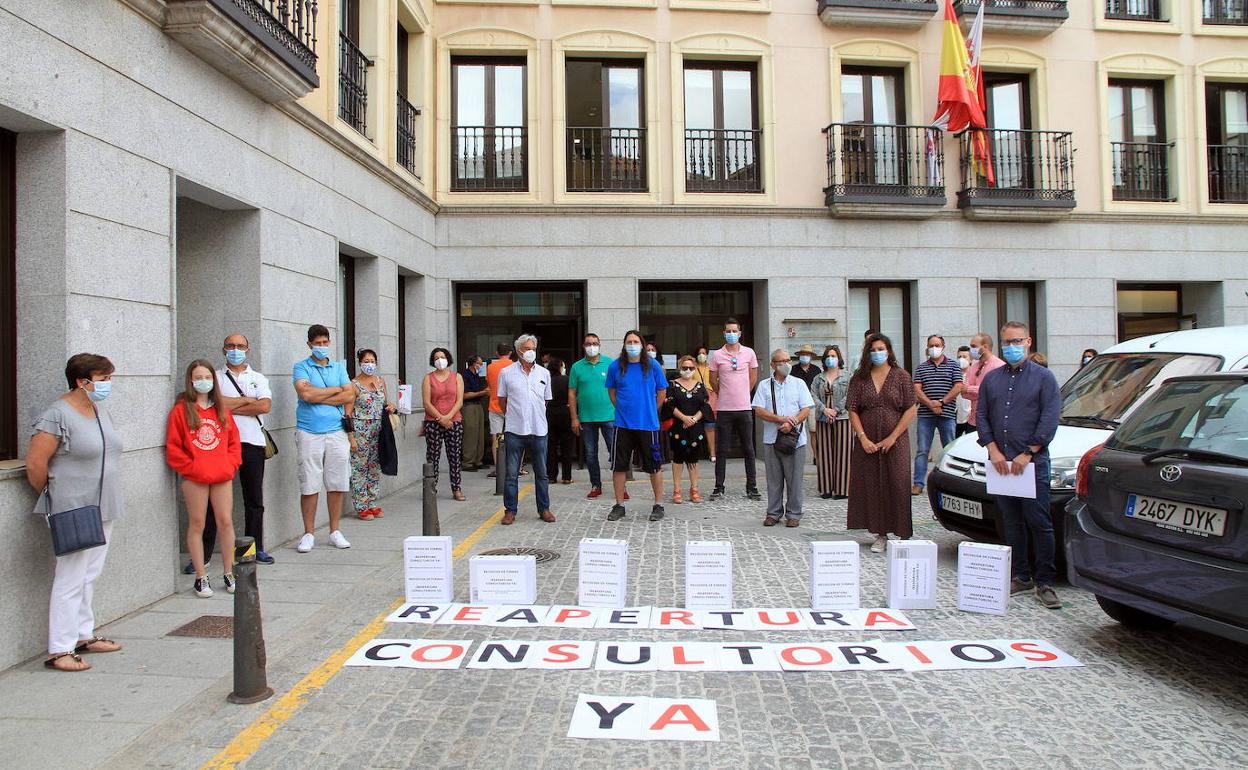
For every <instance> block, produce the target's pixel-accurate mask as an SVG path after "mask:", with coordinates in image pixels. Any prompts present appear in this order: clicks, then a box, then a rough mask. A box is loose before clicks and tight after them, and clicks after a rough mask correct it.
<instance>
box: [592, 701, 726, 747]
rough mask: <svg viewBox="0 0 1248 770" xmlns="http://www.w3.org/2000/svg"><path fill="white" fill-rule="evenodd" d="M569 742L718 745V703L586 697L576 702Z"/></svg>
mask: <svg viewBox="0 0 1248 770" xmlns="http://www.w3.org/2000/svg"><path fill="white" fill-rule="evenodd" d="M568 737H569V738H590V739H610V740H633V741H718V740H719V715H718V713H717V712H716V709H715V701H713V700H705V699H702V698H647V697H636V698H630V697H620V696H613V695H584V694H582V695H581V696H579V697H578V698H577V701H576V708H575V709H574V710H573V712H572V723H571V724H570V725H569V726H568Z"/></svg>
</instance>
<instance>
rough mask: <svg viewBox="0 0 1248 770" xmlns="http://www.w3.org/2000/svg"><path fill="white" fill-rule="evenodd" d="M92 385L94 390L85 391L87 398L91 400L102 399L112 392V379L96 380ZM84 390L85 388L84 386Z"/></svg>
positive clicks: (97, 400)
mask: <svg viewBox="0 0 1248 770" xmlns="http://www.w3.org/2000/svg"><path fill="white" fill-rule="evenodd" d="M92 385H93V386H94V387H95V390H87V391H86V393H87V398H89V399H91V400H92V401H96V402H99V401H103V400H104V399H106V398H108V394H110V393H112V392H113V381H112V380H96V381H95V382H94V383H92ZM84 390H86V389H85V388H84Z"/></svg>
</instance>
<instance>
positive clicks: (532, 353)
mask: <svg viewBox="0 0 1248 770" xmlns="http://www.w3.org/2000/svg"><path fill="white" fill-rule="evenodd" d="M520 357H521V358H523V359H524V362H525V363H526V364H531V363H533V362H534V361H536V360H537V351H536V350H526V351H524V352H523V353H521V354H520Z"/></svg>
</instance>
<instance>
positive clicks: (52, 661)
mask: <svg viewBox="0 0 1248 770" xmlns="http://www.w3.org/2000/svg"><path fill="white" fill-rule="evenodd" d="M61 658H70V659H71V660H73V661H74V662H75V663H77V664H79V665H78V667H77V668H66V667H64V666H58V665H57V664H56V662H57V661H58V660H60V659H61ZM43 665H44V667H45V668H50V669H52V670H53V671H65V672H76V671H86V670H88V669H89V668H91V664H90V663H88V662H86V661H85V660H83V659H82V656H80V655H79V654H78V653H76V652H61V653H57V654H56V655H53V656H52V657H50V658H48V659H47V660H45V661H43Z"/></svg>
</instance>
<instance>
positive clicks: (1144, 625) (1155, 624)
mask: <svg viewBox="0 0 1248 770" xmlns="http://www.w3.org/2000/svg"><path fill="white" fill-rule="evenodd" d="M1096 603H1097V604H1099V605H1101V609H1102V610H1104V611H1105V614H1106V615H1108V616H1110V617H1111V618H1113V619H1114V620H1116V621H1118V622H1119V623H1121V624H1123V625H1124V626H1126V627H1127V628H1135V629H1139V630H1140V631H1164V630H1166V629H1167V628H1169V627H1170V626H1173V625H1174V621H1173V620H1167V619H1166V618H1162V617H1158V616H1157V615H1154V614H1152V613H1150V612H1145V611H1144V610H1137V609H1136V608H1135V607H1129V606H1127V605H1125V604H1123V603H1121V602H1116V601H1114V600H1113V599H1106V598H1105V597H1104V596H1098V597H1096Z"/></svg>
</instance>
